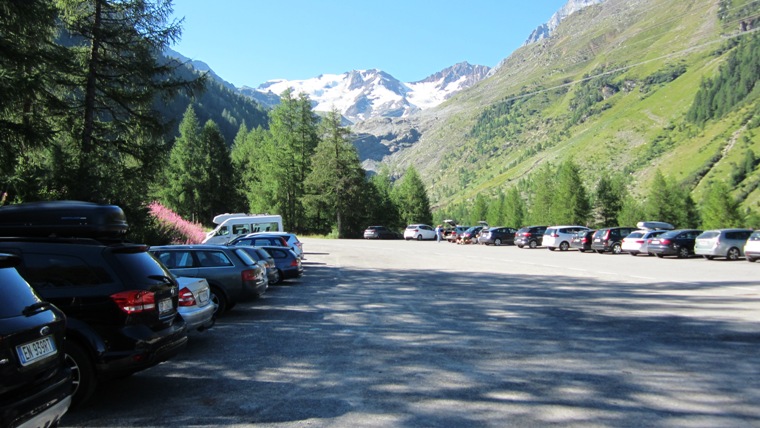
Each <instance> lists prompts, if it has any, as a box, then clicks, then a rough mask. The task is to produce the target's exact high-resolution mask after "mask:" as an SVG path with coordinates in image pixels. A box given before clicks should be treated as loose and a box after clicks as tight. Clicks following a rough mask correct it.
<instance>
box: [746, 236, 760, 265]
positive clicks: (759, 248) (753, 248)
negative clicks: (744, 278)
mask: <svg viewBox="0 0 760 428" xmlns="http://www.w3.org/2000/svg"><path fill="white" fill-rule="evenodd" d="M744 257H746V258H747V261H748V262H754V261H755V260H757V259H760V230H757V231H755V232H752V235H749V239H747V243H746V244H744Z"/></svg>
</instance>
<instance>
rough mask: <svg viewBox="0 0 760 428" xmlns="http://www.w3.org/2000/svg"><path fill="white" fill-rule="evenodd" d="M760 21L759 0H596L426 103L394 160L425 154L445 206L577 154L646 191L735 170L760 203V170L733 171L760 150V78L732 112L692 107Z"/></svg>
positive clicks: (587, 173)
mask: <svg viewBox="0 0 760 428" xmlns="http://www.w3.org/2000/svg"><path fill="white" fill-rule="evenodd" d="M759 24H760V2H759V1H757V0H755V1H750V0H733V1H731V0H679V1H672V0H607V1H606V2H604V3H602V4H599V5H596V6H591V7H588V8H586V9H584V10H582V11H580V12H578V13H575V14H573V15H571V16H570V17H568V18H567V19H566V20H564V21H563V22H562V23H561V25H560V26H559V27H558V28H557V30H556V32H555V33H554V34H553V35H552V37H551V38H549V39H545V40H541V41H539V42H537V43H534V44H531V45H528V46H525V47H522V48H520V49H519V50H517V51H516V52H514V53H513V54H512V55H511V56H510V57H509V58H507V59H506V60H505V61H503V63H502V64H501V65H500V67H499V69H498V71H497V72H496V73H495V74H494V75H493V76H492V77H490V78H488V79H486V80H484V81H482V82H480V83H479V84H478V85H476V86H475V87H473V88H471V89H469V90H466V91H463V92H462V93H460V94H459V95H457V96H455V97H454V98H453V99H451V100H450V101H448V102H447V103H444V104H443V105H441V106H440V107H438V108H436V109H433V110H430V111H428V112H425V113H424V114H423V115H422V116H421V117H420V118H418V123H420V124H421V126H423V127H424V132H423V137H422V139H421V141H420V142H419V143H417V144H415V145H414V146H412V147H410V148H408V149H405V150H402V151H400V152H399V153H397V154H395V155H393V156H392V157H390V159H389V160H388V161H387V162H388V163H389V164H390V165H391V167H392V168H393V169H394V170H395V171H398V172H401V171H403V170H404V169H405V168H406V167H407V166H408V165H410V164H413V165H415V166H416V167H417V168H418V169H419V171H420V173H421V175H422V177H423V178H424V179H425V181H426V183H427V184H428V186H429V194H430V195H431V199H432V202H433V204H434V205H436V206H440V207H446V206H447V205H449V204H452V203H458V202H462V201H466V200H470V199H472V198H473V197H474V195H476V194H487V195H491V196H495V195H497V194H498V193H499V192H502V191H504V190H505V189H507V188H509V187H510V186H513V185H515V184H516V183H517V181H518V180H520V179H521V178H524V177H527V176H529V175H530V174H531V172H532V171H534V170H535V169H536V168H537V167H538V166H540V165H542V164H543V163H546V162H552V163H559V162H561V161H563V160H565V159H568V158H569V159H572V160H573V161H574V162H576V163H577V164H578V165H579V166H580V167H581V169H582V171H583V174H584V178H585V180H586V185H587V187H589V188H593V186H594V185H595V183H596V182H597V180H598V179H599V177H601V176H602V175H604V174H608V173H609V172H611V171H622V172H624V173H626V174H628V175H629V176H630V183H631V190H632V192H633V193H634V194H639V195H641V194H642V193H644V192H645V191H646V189H647V186H648V184H649V180H650V178H651V177H652V176H653V174H654V172H655V171H656V170H660V171H661V172H662V173H663V174H664V175H665V176H667V177H671V178H673V179H675V180H677V181H678V182H679V183H682V185H684V186H688V188H689V189H691V190H692V192H693V193H692V195H693V197H694V200H695V201H697V202H699V200H700V196H701V192H702V189H703V188H704V186H705V185H706V183H708V182H709V181H710V180H723V181H726V182H730V184H731V185H732V187H733V189H734V190H733V192H734V193H735V196H736V197H738V198H740V199H742V200H744V201H745V202H744V206H745V207H747V206H751V207H753V208H754V209H755V210H758V209H760V207H759V205H760V190H757V189H756V188H757V187H758V183H760V173H758V171H757V169H755V170H754V172H753V173H752V174H749V175H748V176H746V177H739V178H740V180H738V179H737V177H735V176H734V177H733V178H732V173H733V171H734V170H735V169H736V168H737V165H741V164H742V162H743V159H744V158H745V156H746V154H747V151H748V150H752V151H753V152H754V153H756V154H760V130H759V129H758V127H759V126H760V115H759V114H758V113H760V111H759V109H760V107H759V106H760V103H759V100H758V95H760V87H758V86H759V85H755V87H754V91H753V92H751V93H750V94H749V96H747V97H746V98H744V99H743V100H742V101H741V102H740V103H738V104H737V105H735V106H734V107H732V108H731V109H730V111H728V112H727V113H726V114H724V115H723V116H722V117H720V118H715V119H710V120H707V121H706V122H704V123H694V121H689V120H687V118H686V116H687V112H688V111H689V109H690V108H692V105H693V103H694V99H695V95H696V94H697V92H698V90H699V89H700V84H701V82H703V81H704V80H705V79H708V78H713V77H715V76H717V75H718V72H719V69H720V67H721V65H722V64H724V63H725V62H726V60H727V58H729V56H730V55H731V52H733V51H734V50H736V49H737V48H736V46H737V45H738V44H739V43H740V42H742V41H744V42H747V41H749V40H752V39H753V38H755V39H756V38H757V37H759V36H758V33H757V28H758V27H759V26H760V25H759ZM756 71H757V70H755V72H756ZM756 116H757V117H756ZM731 180H733V181H735V182H731Z"/></svg>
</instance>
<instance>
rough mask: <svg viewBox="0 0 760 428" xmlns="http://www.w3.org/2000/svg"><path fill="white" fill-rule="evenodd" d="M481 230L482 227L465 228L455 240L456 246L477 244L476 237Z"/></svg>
mask: <svg viewBox="0 0 760 428" xmlns="http://www.w3.org/2000/svg"><path fill="white" fill-rule="evenodd" d="M481 230H483V226H472V227H469V228H467V230H465V231H464V232H462V234H461V235H459V237H458V239H457V243H458V244H470V243H475V244H477V237H478V234H479V233H480V231H481Z"/></svg>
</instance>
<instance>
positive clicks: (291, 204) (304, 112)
mask: <svg viewBox="0 0 760 428" xmlns="http://www.w3.org/2000/svg"><path fill="white" fill-rule="evenodd" d="M280 101H281V102H280V104H279V105H278V106H277V107H275V108H274V109H273V110H272V114H271V124H270V134H269V136H270V142H269V143H268V147H267V148H266V149H265V150H268V156H270V157H271V159H270V160H271V164H270V168H271V175H270V177H269V178H268V179H265V180H264V182H265V183H266V185H267V187H268V189H267V191H273V194H274V195H275V196H276V200H275V201H274V202H275V207H276V211H277V212H279V213H280V214H281V215H282V221H283V224H284V227H285V228H286V229H287V230H292V231H294V232H300V231H301V230H302V229H304V228H305V215H304V207H303V196H304V194H305V190H304V181H305V179H306V176H307V175H308V174H309V172H310V170H311V158H312V155H313V154H314V150H315V148H316V147H317V143H318V142H319V138H318V135H317V134H318V131H317V123H318V118H317V116H316V115H315V114H314V112H313V111H312V108H311V101H310V100H309V98H308V97H307V96H306V95H304V94H301V95H300V96H299V97H297V98H296V97H294V96H293V92H292V90H291V89H288V90H286V91H285V92H283V94H282V95H281V98H280Z"/></svg>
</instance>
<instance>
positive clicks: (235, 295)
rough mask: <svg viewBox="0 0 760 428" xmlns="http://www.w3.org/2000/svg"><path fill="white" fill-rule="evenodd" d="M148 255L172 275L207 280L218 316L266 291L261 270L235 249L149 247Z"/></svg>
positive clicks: (227, 247)
mask: <svg viewBox="0 0 760 428" xmlns="http://www.w3.org/2000/svg"><path fill="white" fill-rule="evenodd" d="M150 252H151V253H153V255H154V256H156V258H158V259H159V260H160V261H161V263H163V264H164V265H166V267H167V268H169V270H170V271H171V272H172V273H173V274H174V275H177V276H189V277H193V278H206V280H207V281H208V283H209V286H210V287H211V300H212V301H213V302H214V303H215V304H216V315H217V316H218V315H221V314H223V313H225V312H227V311H229V310H230V309H232V308H233V307H234V306H235V305H236V304H237V303H238V302H239V301H240V300H242V299H245V298H256V297H259V296H261V295H262V294H264V292H265V291H266V289H267V285H268V282H267V280H266V277H265V276H264V269H263V268H262V267H261V266H259V265H258V263H256V261H255V260H253V259H252V258H251V256H249V255H248V253H246V252H245V251H243V250H242V249H240V248H235V246H227V245H208V244H201V245H162V246H156V247H151V248H150Z"/></svg>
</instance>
